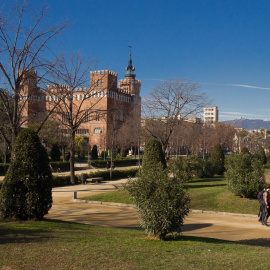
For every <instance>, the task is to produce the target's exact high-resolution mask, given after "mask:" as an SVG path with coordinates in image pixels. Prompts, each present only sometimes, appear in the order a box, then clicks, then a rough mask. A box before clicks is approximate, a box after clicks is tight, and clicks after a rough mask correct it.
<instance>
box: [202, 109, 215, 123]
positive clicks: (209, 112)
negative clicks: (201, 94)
mask: <svg viewBox="0 0 270 270" xmlns="http://www.w3.org/2000/svg"><path fill="white" fill-rule="evenodd" d="M203 119H204V123H209V124H211V123H216V122H218V107H217V106H207V107H204V108H203Z"/></svg>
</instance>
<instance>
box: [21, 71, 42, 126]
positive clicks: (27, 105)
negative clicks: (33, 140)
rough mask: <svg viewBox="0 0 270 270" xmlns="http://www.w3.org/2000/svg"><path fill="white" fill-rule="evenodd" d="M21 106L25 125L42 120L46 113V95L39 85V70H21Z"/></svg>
mask: <svg viewBox="0 0 270 270" xmlns="http://www.w3.org/2000/svg"><path fill="white" fill-rule="evenodd" d="M20 74H21V76H22V83H21V90H20V106H23V110H22V119H21V121H22V122H23V123H24V125H26V126H28V125H29V124H32V123H35V122H40V121H42V119H43V118H44V117H45V114H46V104H45V95H44V94H43V93H42V91H41V89H40V88H39V87H38V86H37V71H36V70H29V71H21V73H20Z"/></svg>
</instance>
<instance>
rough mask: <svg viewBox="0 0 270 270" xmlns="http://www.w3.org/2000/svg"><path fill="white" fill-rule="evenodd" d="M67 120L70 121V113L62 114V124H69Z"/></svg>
mask: <svg viewBox="0 0 270 270" xmlns="http://www.w3.org/2000/svg"><path fill="white" fill-rule="evenodd" d="M69 120H70V113H69V112H65V113H63V115H62V122H63V123H67V122H69Z"/></svg>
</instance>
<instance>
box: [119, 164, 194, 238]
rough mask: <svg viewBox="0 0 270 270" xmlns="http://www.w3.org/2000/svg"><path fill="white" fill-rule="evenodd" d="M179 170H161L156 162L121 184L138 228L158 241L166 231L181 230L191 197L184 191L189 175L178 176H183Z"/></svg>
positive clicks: (160, 165)
mask: <svg viewBox="0 0 270 270" xmlns="http://www.w3.org/2000/svg"><path fill="white" fill-rule="evenodd" d="M180 162H181V161H180ZM174 166H177V164H174V165H173V166H172V167H174ZM181 166H182V165H181ZM180 171H181V169H179V171H178V172H177V171H176V172H174V173H172V168H171V169H164V167H163V166H162V164H161V163H159V165H157V166H155V167H152V168H149V169H148V170H143V171H142V172H141V173H139V174H138V177H137V178H136V180H129V181H128V182H127V183H126V184H125V185H124V188H125V189H127V190H128V192H129V194H130V197H131V199H132V200H133V202H134V204H135V205H136V207H137V210H138V215H139V222H140V225H141V227H142V228H143V229H145V230H146V232H147V233H149V234H150V235H153V236H154V237H158V238H159V239H161V240H164V239H165V238H166V236H167V234H168V233H174V232H176V233H179V232H181V226H182V225H183V219H184V217H185V216H186V215H187V214H188V212H189V208H188V205H189V202H190V199H189V197H188V195H187V193H186V190H185V183H186V181H187V178H189V177H187V178H186V177H183V178H180V177H179V176H180V175H181V174H182V175H186V172H184V173H183V172H180Z"/></svg>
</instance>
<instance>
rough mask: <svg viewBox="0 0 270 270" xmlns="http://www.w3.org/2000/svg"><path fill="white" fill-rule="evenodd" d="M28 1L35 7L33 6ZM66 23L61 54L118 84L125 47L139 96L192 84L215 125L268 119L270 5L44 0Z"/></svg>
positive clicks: (222, 0)
mask: <svg viewBox="0 0 270 270" xmlns="http://www.w3.org/2000/svg"><path fill="white" fill-rule="evenodd" d="M29 2H32V3H34V4H35V5H37V2H38V1H37V2H36V1H34V0H30V1H29ZM47 3H48V4H49V5H50V9H51V10H50V12H51V15H52V18H50V20H56V19H57V18H65V17H70V18H71V20H72V24H73V25H72V27H71V28H69V29H67V30H66V32H65V33H64V34H63V36H62V37H61V46H60V47H61V48H60V49H61V50H64V51H65V52H72V51H80V52H81V54H82V55H84V56H85V57H87V58H95V59H97V60H98V61H99V67H98V69H110V70H113V71H115V72H117V73H118V78H119V79H121V78H123V77H124V72H125V70H124V69H125V66H126V65H127V63H128V58H129V48H128V45H132V47H133V49H132V59H133V64H134V65H135V68H136V74H137V79H140V80H141V81H142V91H141V95H142V97H144V96H146V95H147V94H148V93H149V91H150V90H151V89H152V88H153V86H155V85H156V84H157V83H158V81H159V80H164V79H172V78H182V79H188V80H192V81H196V82H199V84H200V86H201V91H203V92H206V93H207V94H208V97H209V99H211V100H212V105H216V106H218V107H219V112H220V120H228V119H236V118H240V117H243V118H249V119H263V120H266V119H270V107H269V106H268V104H269V103H270V61H269V60H270V15H269V14H270V1H266V0H265V1H263V0H253V1H250V0H233V1H230V0H213V1H212V0H211V1H210V0H201V1H200V0H188V1H187V0H185V1H182V0H178V1H172V0H171V1H170V0H167V1H160V0H155V1H150V0H148V1H147V0H144V1H143V0H133V1H130V0H123V1H122V0H121V1H117V0H116V1H105V0H104V1H99V0H80V1H79V0H77V1H76V0H72V1H71V0H65V1H63V0H48V1H47Z"/></svg>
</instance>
